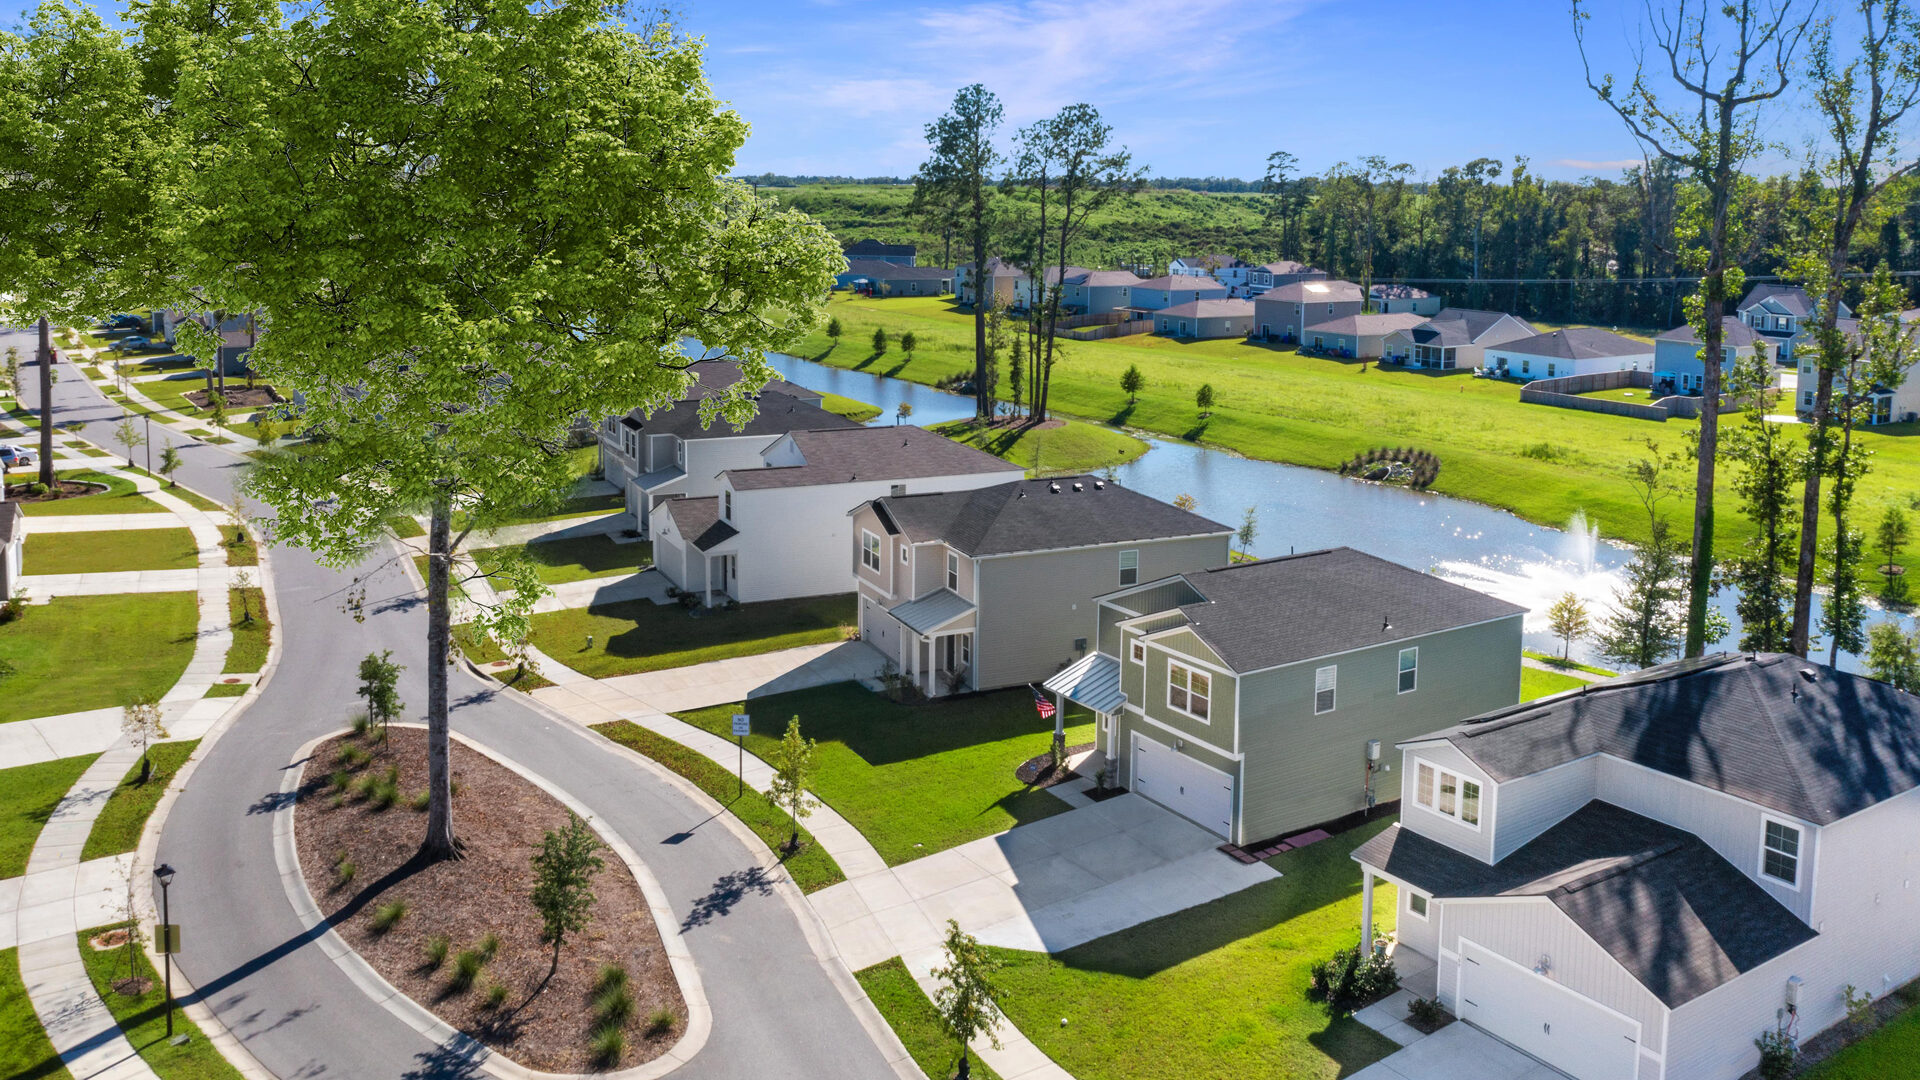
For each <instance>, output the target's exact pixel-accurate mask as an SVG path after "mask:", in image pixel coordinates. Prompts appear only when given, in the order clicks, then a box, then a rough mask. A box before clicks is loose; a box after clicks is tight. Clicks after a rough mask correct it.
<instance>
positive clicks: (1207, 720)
mask: <svg viewBox="0 0 1920 1080" xmlns="http://www.w3.org/2000/svg"><path fill="white" fill-rule="evenodd" d="M1174 668H1179V669H1180V670H1181V671H1184V672H1186V675H1187V685H1186V686H1184V687H1178V688H1176V687H1175V686H1174V685H1173V669H1174ZM1195 675H1198V676H1200V677H1201V678H1204V679H1205V680H1207V690H1206V693H1203V694H1199V695H1195V694H1194V692H1193V677H1194V676H1195ZM1175 689H1179V690H1180V691H1181V692H1182V693H1184V694H1185V695H1186V696H1187V703H1188V704H1192V703H1193V699H1194V698H1195V697H1196V696H1198V697H1199V699H1200V700H1201V701H1204V702H1206V703H1207V711H1206V714H1205V715H1202V714H1200V713H1197V712H1193V711H1191V710H1189V709H1187V708H1184V707H1182V706H1179V705H1175V704H1174V703H1173V692H1174V690H1175ZM1167 708H1168V709H1170V710H1172V711H1174V712H1176V713H1179V714H1180V715H1181V716H1184V717H1187V718H1188V719H1190V720H1198V721H1200V722H1201V723H1203V724H1205V725H1207V726H1208V727H1212V726H1213V719H1212V718H1213V674H1212V673H1211V672H1204V671H1200V670H1198V669H1196V668H1190V667H1188V666H1187V665H1185V664H1182V663H1180V662H1179V661H1177V660H1174V659H1172V658H1171V657H1169V658H1168V660H1167Z"/></svg>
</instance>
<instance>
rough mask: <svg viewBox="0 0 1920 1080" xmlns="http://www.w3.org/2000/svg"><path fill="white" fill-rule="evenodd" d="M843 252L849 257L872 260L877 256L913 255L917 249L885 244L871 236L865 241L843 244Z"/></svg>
mask: <svg viewBox="0 0 1920 1080" xmlns="http://www.w3.org/2000/svg"><path fill="white" fill-rule="evenodd" d="M841 250H843V251H845V252H846V253H847V255H848V256H849V257H852V256H856V255H858V256H863V257H866V258H872V257H874V256H876V255H896V256H898V255H912V254H913V253H914V250H915V249H914V246H913V245H912V244H883V243H881V242H880V241H878V240H875V239H874V238H873V237H871V236H869V237H867V238H866V239H865V240H856V241H854V242H853V243H851V244H843V245H841Z"/></svg>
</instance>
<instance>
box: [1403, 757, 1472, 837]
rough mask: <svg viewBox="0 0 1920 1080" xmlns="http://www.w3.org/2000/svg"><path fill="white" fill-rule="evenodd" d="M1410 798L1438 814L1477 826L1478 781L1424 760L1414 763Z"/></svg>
mask: <svg viewBox="0 0 1920 1080" xmlns="http://www.w3.org/2000/svg"><path fill="white" fill-rule="evenodd" d="M1413 801H1414V802H1415V803H1417V804H1418V805H1419V806H1421V807H1422V808H1423V809H1427V810H1431V811H1433V812H1434V813H1436V814H1439V815H1440V816H1441V817H1450V818H1453V819H1454V820H1456V821H1458V822H1460V823H1461V824H1463V825H1471V826H1473V827H1474V828H1476V829H1477V828H1479V827H1480V783H1479V781H1477V780H1469V779H1467V778H1466V777H1464V776H1460V775H1459V774H1457V773H1453V772H1449V771H1447V770H1446V769H1442V768H1437V767H1436V766H1434V765H1431V764H1429V763H1427V762H1424V761H1423V762H1421V763H1420V764H1419V765H1418V766H1417V770H1416V772H1415V773H1414V779H1413Z"/></svg>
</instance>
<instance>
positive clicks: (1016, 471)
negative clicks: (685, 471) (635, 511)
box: [648, 425, 1026, 605]
mask: <svg viewBox="0 0 1920 1080" xmlns="http://www.w3.org/2000/svg"><path fill="white" fill-rule="evenodd" d="M1025 475H1026V472H1025V470H1023V469H1021V468H1020V467H1019V466H1017V465H1010V464H1008V463H1007V462H1005V461H1003V460H1001V459H1000V458H997V457H994V456H993V455H992V454H988V453H985V452H983V451H980V450H975V449H974V448H973V447H971V446H965V445H963V444H961V443H957V442H954V441H953V440H952V439H949V438H946V437H945V436H941V435H936V434H934V433H933V432H931V431H928V430H926V429H925V428H917V427H904V426H903V427H891V426H889V427H871V428H870V427H861V426H859V425H851V426H847V427H836V428H830V429H827V430H821V431H790V432H787V433H786V434H783V435H780V436H778V437H776V438H775V439H774V440H773V441H772V442H771V443H770V444H768V445H767V446H766V447H765V448H764V449H763V450H761V451H760V452H759V453H758V455H756V460H755V461H754V462H753V463H752V464H751V465H745V466H735V467H731V468H728V469H726V470H725V471H724V472H722V473H720V474H719V476H718V477H717V482H716V484H715V485H714V487H715V491H714V494H712V495H709V496H705V497H695V498H684V499H674V500H671V501H669V502H668V503H667V504H665V505H664V506H659V507H656V510H655V513H654V515H653V528H652V530H651V532H650V533H649V534H648V535H649V536H650V537H651V539H652V540H653V562H654V565H655V566H656V567H658V568H659V569H660V571H661V572H662V573H664V574H665V575H666V576H667V579H668V580H669V581H671V582H673V583H674V584H675V585H677V586H679V587H680V588H681V589H683V590H685V591H687V592H696V593H700V594H701V597H702V599H703V601H704V602H706V603H707V604H709V605H712V604H715V603H718V602H720V601H721V600H725V599H732V600H738V601H740V602H741V603H753V602H755V601H760V600H783V599H787V598H789V597H796V596H822V595H827V594H831V593H845V592H849V591H851V590H852V586H853V583H852V582H851V581H850V580H849V579H848V577H847V551H848V549H849V547H850V546H851V545H852V543H853V538H852V533H853V530H852V516H853V511H854V510H855V508H857V507H859V506H861V505H862V504H864V503H867V502H869V501H870V500H873V499H876V498H879V497H881V496H883V495H906V494H909V493H914V492H923V491H961V490H966V489H969V488H978V487H987V486H989V485H992V484H1004V483H1007V482H1009V481H1012V480H1018V479H1020V478H1021V477H1023V476H1025ZM662 511H664V512H662Z"/></svg>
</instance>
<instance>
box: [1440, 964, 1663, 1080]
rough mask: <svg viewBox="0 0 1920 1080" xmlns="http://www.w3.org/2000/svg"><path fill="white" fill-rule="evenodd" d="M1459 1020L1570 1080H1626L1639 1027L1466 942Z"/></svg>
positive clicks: (1637, 1055)
mask: <svg viewBox="0 0 1920 1080" xmlns="http://www.w3.org/2000/svg"><path fill="white" fill-rule="evenodd" d="M1460 1019H1462V1020H1466V1021H1470V1022H1472V1023H1473V1024H1475V1025H1477V1026H1479V1027H1482V1028H1485V1029H1486V1030H1487V1031H1489V1032H1491V1033H1492V1034H1494V1035H1495V1036H1498V1037H1499V1038H1501V1039H1504V1040H1506V1041H1507V1042H1510V1043H1512V1044H1513V1045H1515V1046H1517V1047H1519V1048H1520V1049H1522V1050H1525V1051H1526V1052H1527V1053H1529V1054H1532V1055H1533V1056H1534V1057H1537V1058H1539V1059H1540V1060H1541V1061H1544V1062H1546V1063H1547V1064H1549V1065H1551V1066H1553V1067H1554V1068H1556V1069H1559V1070H1560V1071H1562V1072H1564V1073H1566V1074H1567V1075H1569V1076H1573V1077H1576V1078H1577V1080H1633V1077H1634V1075H1635V1072H1634V1070H1635V1068H1636V1067H1637V1066H1638V1064H1639V1060H1640V1025H1639V1024H1638V1023H1637V1022H1635V1021H1633V1020H1630V1019H1628V1018H1627V1017H1624V1016H1621V1015H1620V1014H1619V1013H1616V1012H1614V1011H1613V1010H1611V1009H1608V1008H1607V1007H1606V1006H1604V1005H1601V1004H1600V1003H1599V1002H1597V1001H1594V1000H1592V999H1591V998H1587V997H1583V996H1582V995H1580V994H1576V993H1574V992H1573V991H1572V990H1569V989H1567V988H1566V987H1564V986H1561V985H1560V984H1559V983H1557V982H1554V981H1553V980H1552V979H1548V978H1545V977H1543V976H1540V975H1536V974H1534V973H1533V972H1532V971H1530V970H1528V969H1527V968H1524V967H1521V966H1520V965H1519V964H1516V963H1514V962H1513V961H1511V960H1508V959H1507V958H1506V957H1503V956H1499V955H1496V954H1494V953H1492V952H1489V951H1487V950H1486V949H1483V948H1481V947H1480V946H1478V945H1475V944H1474V943H1472V942H1470V941H1466V940H1464V939H1463V940H1462V941H1461V949H1460Z"/></svg>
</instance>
